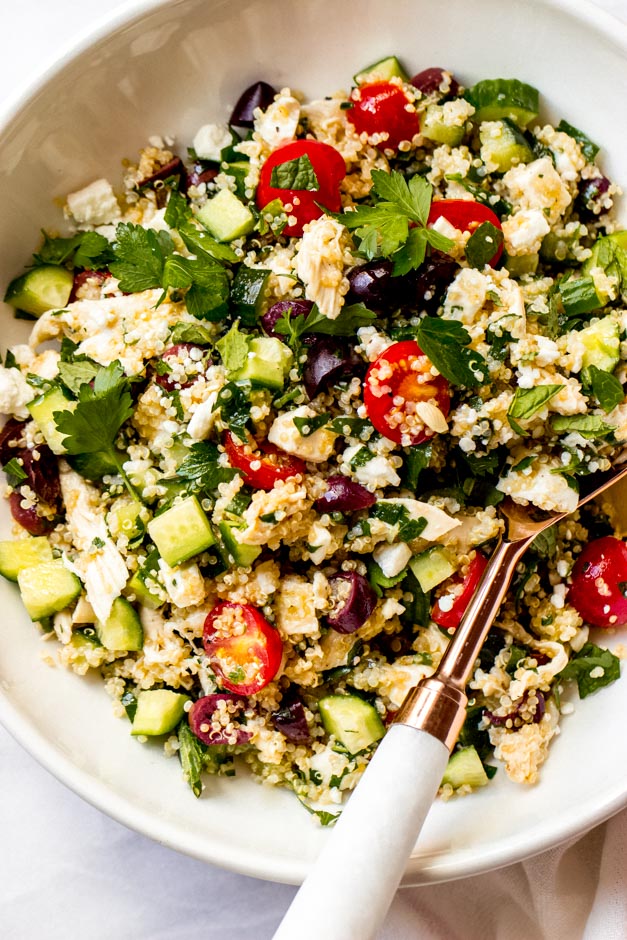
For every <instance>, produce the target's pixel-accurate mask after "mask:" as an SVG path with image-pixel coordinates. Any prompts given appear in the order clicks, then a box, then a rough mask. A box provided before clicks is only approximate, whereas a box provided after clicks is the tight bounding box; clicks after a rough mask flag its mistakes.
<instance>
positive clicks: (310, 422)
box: [292, 414, 331, 437]
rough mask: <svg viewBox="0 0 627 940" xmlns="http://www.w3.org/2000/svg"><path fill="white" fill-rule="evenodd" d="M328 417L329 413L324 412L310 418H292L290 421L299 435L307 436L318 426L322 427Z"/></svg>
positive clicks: (318, 427) (327, 420)
mask: <svg viewBox="0 0 627 940" xmlns="http://www.w3.org/2000/svg"><path fill="white" fill-rule="evenodd" d="M330 417H331V415H328V414H324V415H315V416H314V417H311V418H292V421H293V422H294V425H295V426H296V430H297V431H298V433H299V434H300V436H301V437H309V436H310V435H311V434H314V433H315V432H316V431H318V430H319V429H320V428H323V427H324V426H325V424H328V422H329V418H330Z"/></svg>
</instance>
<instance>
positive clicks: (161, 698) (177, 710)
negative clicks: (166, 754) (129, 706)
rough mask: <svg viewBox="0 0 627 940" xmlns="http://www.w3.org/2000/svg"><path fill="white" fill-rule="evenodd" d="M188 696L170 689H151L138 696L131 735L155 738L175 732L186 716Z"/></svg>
mask: <svg viewBox="0 0 627 940" xmlns="http://www.w3.org/2000/svg"><path fill="white" fill-rule="evenodd" d="M187 701H189V696H188V695H183V694H182V693H181V692H171V691H170V690H169V689H149V690H148V691H147V692H140V693H139V695H138V696H137V710H136V712H135V718H134V719H133V730H132V731H131V734H135V735H137V734H145V735H146V736H150V737H153V736H154V735H158V734H167V733H168V732H169V731H173V730H174V729H175V728H176V726H177V725H178V723H179V721H180V720H181V718H182V717H183V715H184V714H185V702H187Z"/></svg>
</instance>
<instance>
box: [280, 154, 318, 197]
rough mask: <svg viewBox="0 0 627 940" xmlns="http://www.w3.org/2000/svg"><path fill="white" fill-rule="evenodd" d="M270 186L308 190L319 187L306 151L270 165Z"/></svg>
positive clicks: (313, 190)
mask: <svg viewBox="0 0 627 940" xmlns="http://www.w3.org/2000/svg"><path fill="white" fill-rule="evenodd" d="M270 186H273V187H274V188H275V189H304V190H307V191H308V192H317V191H318V190H319V189H320V183H319V182H318V177H317V176H316V171H315V170H314V168H313V165H312V163H311V160H310V159H309V157H308V156H307V154H306V153H304V154H303V155H302V156H301V157H296V159H295V160H287V161H286V162H285V163H279V164H278V165H277V166H274V167H272V173H271V175H270Z"/></svg>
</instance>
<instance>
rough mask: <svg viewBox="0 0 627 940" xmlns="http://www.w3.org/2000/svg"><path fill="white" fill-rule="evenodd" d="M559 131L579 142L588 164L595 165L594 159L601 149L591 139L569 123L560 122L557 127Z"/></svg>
mask: <svg viewBox="0 0 627 940" xmlns="http://www.w3.org/2000/svg"><path fill="white" fill-rule="evenodd" d="M557 130H558V131H563V132H564V133H565V134H568V136H569V137H572V138H573V139H574V140H576V141H577V143H578V144H579V146H580V147H581V152H582V154H583V155H584V157H585V158H586V160H587V161H588V163H593V162H594V158H595V157H596V155H597V153H598V152H599V147H598V146H597V144H595V143H593V142H592V141H591V140H590V138H589V137H588V136H587V135H586V134H584V132H583V131H580V130H579V129H578V128H576V127H573V125H572V124H569V123H568V121H564V120H562V121H560V122H559V124H558V125H557Z"/></svg>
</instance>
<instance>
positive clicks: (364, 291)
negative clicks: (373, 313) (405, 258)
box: [346, 259, 398, 310]
mask: <svg viewBox="0 0 627 940" xmlns="http://www.w3.org/2000/svg"><path fill="white" fill-rule="evenodd" d="M393 267H394V265H393V263H392V262H391V261H384V260H382V259H379V260H377V261H368V262H366V264H360V265H358V266H357V267H356V268H352V270H350V271H349V272H348V275H347V277H348V283H349V284H350V288H349V291H348V295H347V297H346V302H347V303H349V304H354V303H360V302H361V303H363V304H365V305H366V307H368V308H369V309H370V310H383V309H385V308H388V307H393V306H395V305H396V302H397V301H398V279H397V278H393V277H392V269H393Z"/></svg>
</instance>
